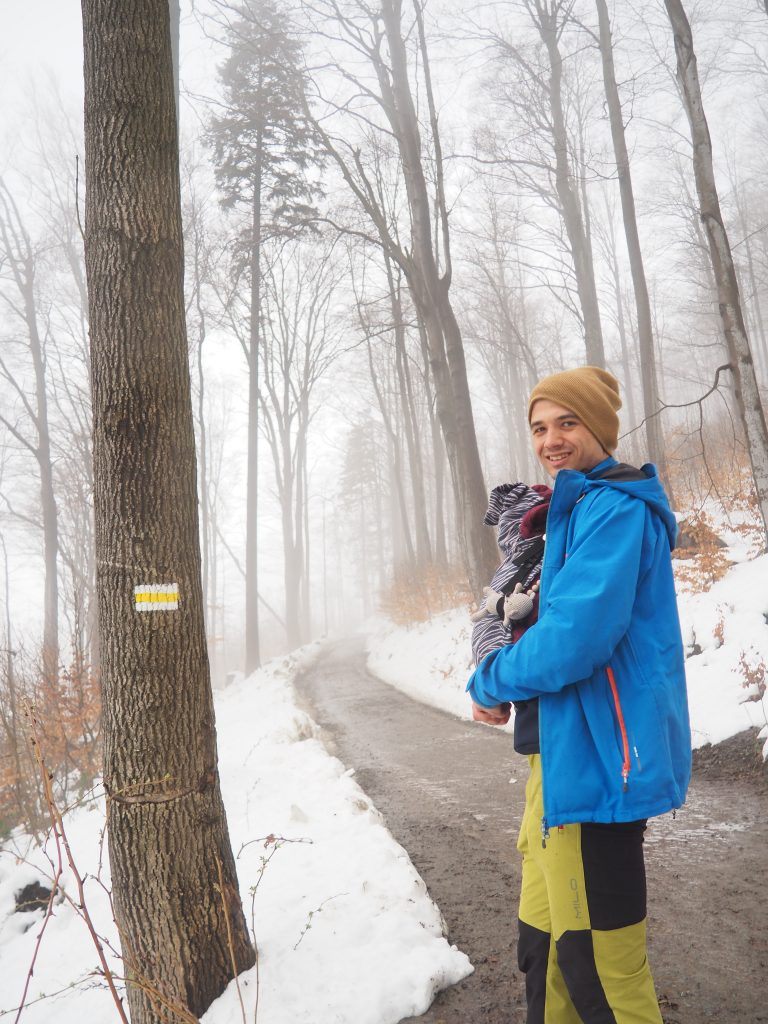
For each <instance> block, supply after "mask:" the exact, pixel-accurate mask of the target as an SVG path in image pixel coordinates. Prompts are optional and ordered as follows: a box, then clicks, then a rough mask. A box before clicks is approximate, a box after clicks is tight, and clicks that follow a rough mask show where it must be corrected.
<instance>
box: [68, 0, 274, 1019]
mask: <svg viewBox="0 0 768 1024" xmlns="http://www.w3.org/2000/svg"><path fill="white" fill-rule="evenodd" d="M82 12H83V40H84V55H85V140H86V147H85V151H86V175H87V191H86V238H85V257H86V270H87V279H88V294H89V308H90V335H91V356H92V364H91V373H92V388H93V419H94V422H93V452H94V482H95V519H96V551H97V559H98V577H97V591H98V601H99V623H100V630H101V639H102V645H101V649H102V680H103V696H104V745H105V752H104V760H105V764H104V786H105V789H106V791H107V822H108V837H109V853H110V863H111V868H112V880H113V895H114V907H115V915H116V920H117V925H118V929H119V932H120V936H121V943H122V948H123V956H124V959H125V963H126V967H127V976H128V1001H129V1005H130V1010H131V1019H132V1021H133V1022H134V1024H156V1022H157V1021H158V1020H162V1019H165V1018H166V1017H167V1016H170V1015H171V1013H172V1011H171V1010H170V1009H169V1007H171V1006H173V1005H176V1006H180V1007H183V1008H185V1009H188V1010H189V1011H190V1012H191V1013H193V1014H194V1015H195V1016H200V1015H201V1014H202V1013H204V1012H205V1010H206V1009H207V1007H208V1006H209V1005H210V1003H211V1002H212V1001H213V999H215V998H216V997H217V996H218V995H219V994H220V993H221V992H222V991H223V989H224V987H225V986H226V985H227V983H228V981H229V980H230V978H231V977H232V974H233V973H236V972H239V971H241V970H244V969H246V968H247V967H249V966H251V965H252V964H253V962H254V951H253V948H252V946H251V944H250V941H249V938H248V933H247V929H246V925H245V919H244V916H243V912H242V906H241V904H240V898H239V894H238V886H237V877H236V873H235V864H234V858H233V856H232V851H231V849H230V845H229V838H228V835H227V827H226V816H225V813H224V807H223V803H222V799H221V792H220V785H219V776H218V767H217V752H216V733H215V728H214V714H213V701H212V695H211V687H210V677H209V669H208V660H207V654H206V648H205V624H204V617H203V600H202V588H201V583H200V552H199V534H198V519H197V493H196V482H195V454H194V451H195V445H194V432H193V426H192V410H191V397H190V382H189V365H188V357H187V343H186V330H185V324H184V298H183V292H182V275H183V256H182V239H181V206H180V197H179V165H178V140H177V131H176V118H175V108H174V96H173V71H172V60H171V40H170V29H169V13H168V0H83V5H82ZM161 595H162V597H163V598H164V600H162V601H159V600H158V598H159V597H160V596H161Z"/></svg>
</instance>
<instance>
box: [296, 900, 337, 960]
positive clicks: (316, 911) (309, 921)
mask: <svg viewBox="0 0 768 1024" xmlns="http://www.w3.org/2000/svg"><path fill="white" fill-rule="evenodd" d="M340 896H349V893H348V892H337V893H336V895H335V896H329V897H328V899H327V900H323V902H322V903H321V904H320V906H319V907H315V909H314V910H310V912H309V914H308V915H307V921H306V924H305V925H304V927H303V928H302V930H301V935H300V936H299V937H298V939H297V941H296V945H295V946H294V947H293V948H294V950H297V949H298V948H299V945H300V943H301V940H302V939H303V938H304V936H305V935H306V934H307V932H308V931H309V929H310V928H311V927H312V918H313V917H314V916H315V914H319V913H320V911H321V910H322V909H323V907H324V906H325V905H326V903H330V902H331V900H337V899H339V897H340Z"/></svg>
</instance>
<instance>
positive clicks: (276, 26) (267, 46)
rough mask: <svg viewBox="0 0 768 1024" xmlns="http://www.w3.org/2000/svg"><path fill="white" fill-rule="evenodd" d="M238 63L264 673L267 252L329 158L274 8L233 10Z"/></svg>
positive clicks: (215, 142) (255, 631) (251, 527)
mask: <svg viewBox="0 0 768 1024" xmlns="http://www.w3.org/2000/svg"><path fill="white" fill-rule="evenodd" d="M231 13H232V15H233V18H232V21H231V22H230V23H229V25H228V29H227V35H228V38H227V42H228V45H229V50H230V52H229V56H228V57H227V59H226V60H225V61H224V63H223V64H222V65H221V67H220V69H219V77H220V81H221V84H222V86H223V90H224V112H223V113H221V114H218V115H216V116H214V117H212V118H211V121H210V125H209V138H210V141H211V144H212V147H213V152H214V160H215V164H216V180H217V183H218V186H219V188H220V190H221V195H222V206H223V207H224V208H228V209H241V210H244V211H247V219H246V220H245V221H244V224H243V228H242V230H241V231H240V233H239V235H238V237H237V240H236V245H235V253H236V255H237V257H238V261H237V263H238V268H242V267H245V268H247V273H248V277H249V279H250V297H249V305H250V324H249V332H248V340H247V351H246V357H247V359H248V376H249V391H248V394H249V397H248V485H247V499H246V500H247V510H246V517H247V525H246V555H245V577H246V578H245V588H246V597H245V619H246V623H245V630H246V641H245V642H246V651H245V671H246V673H248V672H252V671H253V670H254V669H255V668H258V666H259V662H260V652H259V620H258V600H259V598H258V552H257V533H256V529H257V514H258V485H257V472H258V396H259V377H258V373H259V345H260V341H261V339H260V333H261V331H260V327H261V310H262V274H263V260H264V247H265V245H268V244H269V242H270V240H272V239H274V238H276V237H280V236H285V235H291V234H296V233H298V232H299V231H301V230H302V229H303V228H305V227H306V225H307V224H308V223H309V221H310V219H311V217H312V216H313V214H314V207H313V201H314V200H315V199H316V198H317V197H318V195H319V193H320V189H319V185H318V183H317V180H316V178H315V180H313V177H312V167H313V165H317V164H318V163H319V153H320V149H319V146H318V144H317V140H316V136H315V133H314V130H313V128H312V126H311V124H310V122H309V121H308V120H307V118H306V117H305V115H304V108H305V100H304V88H305V79H304V74H303V70H302V58H301V52H302V51H301V45H300V42H299V39H298V37H297V35H296V33H295V31H294V29H293V27H292V25H291V23H290V21H289V18H288V16H287V14H286V12H285V11H284V10H282V9H281V7H280V6H279V5H278V4H276V3H275V2H274V0H250V2H249V3H247V4H243V5H240V6H234V7H232V8H231Z"/></svg>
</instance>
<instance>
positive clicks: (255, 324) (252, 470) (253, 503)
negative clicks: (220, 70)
mask: <svg viewBox="0 0 768 1024" xmlns="http://www.w3.org/2000/svg"><path fill="white" fill-rule="evenodd" d="M261 179H262V159H261V144H260V143H259V145H258V146H257V155H256V164H255V167H254V175H253V208H252V231H253V236H252V239H251V311H250V317H251V319H250V340H249V345H248V481H247V494H246V502H245V674H246V675H250V673H251V672H253V671H255V670H256V669H257V668H258V667H259V665H260V664H261V644H260V637H259V547H258V543H259V541H258V523H259V338H260V327H261V188H262V180H261Z"/></svg>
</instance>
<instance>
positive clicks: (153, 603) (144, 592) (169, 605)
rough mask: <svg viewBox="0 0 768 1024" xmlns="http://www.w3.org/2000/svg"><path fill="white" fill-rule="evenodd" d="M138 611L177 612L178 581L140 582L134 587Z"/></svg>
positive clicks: (134, 598)
mask: <svg viewBox="0 0 768 1024" xmlns="http://www.w3.org/2000/svg"><path fill="white" fill-rule="evenodd" d="M133 601H134V604H135V605H136V611H137V612H175V611H176V610H177V609H178V607H179V584H178V583H140V584H139V586H138V587H134V588H133Z"/></svg>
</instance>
